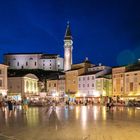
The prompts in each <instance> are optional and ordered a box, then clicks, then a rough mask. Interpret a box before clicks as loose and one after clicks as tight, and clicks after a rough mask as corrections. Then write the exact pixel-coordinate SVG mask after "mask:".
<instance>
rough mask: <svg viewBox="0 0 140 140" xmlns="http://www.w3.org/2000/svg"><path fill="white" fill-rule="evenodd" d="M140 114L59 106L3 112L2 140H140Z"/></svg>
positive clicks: (0, 117)
mask: <svg viewBox="0 0 140 140" xmlns="http://www.w3.org/2000/svg"><path fill="white" fill-rule="evenodd" d="M139 130H140V110H139V109H137V108H125V107H115V108H114V110H113V111H109V112H107V111H106V108H105V107H104V106H69V107H65V106H58V107H56V110H53V109H51V108H50V109H47V108H45V107H40V108H37V107H32V108H29V110H28V113H27V114H23V113H22V110H20V109H18V110H16V112H14V113H13V114H12V116H11V117H9V116H8V112H7V110H5V112H2V111H1V110H0V140H12V139H13V140H138V139H139V137H140V133H139Z"/></svg>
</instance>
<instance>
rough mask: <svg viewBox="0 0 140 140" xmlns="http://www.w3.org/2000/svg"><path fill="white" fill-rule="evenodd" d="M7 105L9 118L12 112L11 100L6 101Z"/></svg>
mask: <svg viewBox="0 0 140 140" xmlns="http://www.w3.org/2000/svg"><path fill="white" fill-rule="evenodd" d="M7 105H8V110H9V117H11V115H12V112H13V103H12V99H11V98H9V99H8V101H7Z"/></svg>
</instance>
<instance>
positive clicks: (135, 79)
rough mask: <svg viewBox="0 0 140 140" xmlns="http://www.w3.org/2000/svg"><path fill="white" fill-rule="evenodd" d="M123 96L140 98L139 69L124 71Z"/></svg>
mask: <svg viewBox="0 0 140 140" xmlns="http://www.w3.org/2000/svg"><path fill="white" fill-rule="evenodd" d="M125 96H126V97H127V98H128V99H140V70H137V71H128V72H126V73H125Z"/></svg>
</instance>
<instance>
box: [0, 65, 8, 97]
mask: <svg viewBox="0 0 140 140" xmlns="http://www.w3.org/2000/svg"><path fill="white" fill-rule="evenodd" d="M7 68H8V66H7V65H3V64H0V96H5V95H7V90H8V89H7Z"/></svg>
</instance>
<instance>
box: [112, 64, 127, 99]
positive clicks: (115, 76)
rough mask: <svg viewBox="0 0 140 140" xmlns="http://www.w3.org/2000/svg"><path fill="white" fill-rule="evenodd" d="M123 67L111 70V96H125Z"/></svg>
mask: <svg viewBox="0 0 140 140" xmlns="http://www.w3.org/2000/svg"><path fill="white" fill-rule="evenodd" d="M125 71H126V68H125V67H116V68H112V90H113V91H112V92H113V96H119V97H122V96H124V94H125V91H124V87H125V83H124V77H125Z"/></svg>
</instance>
